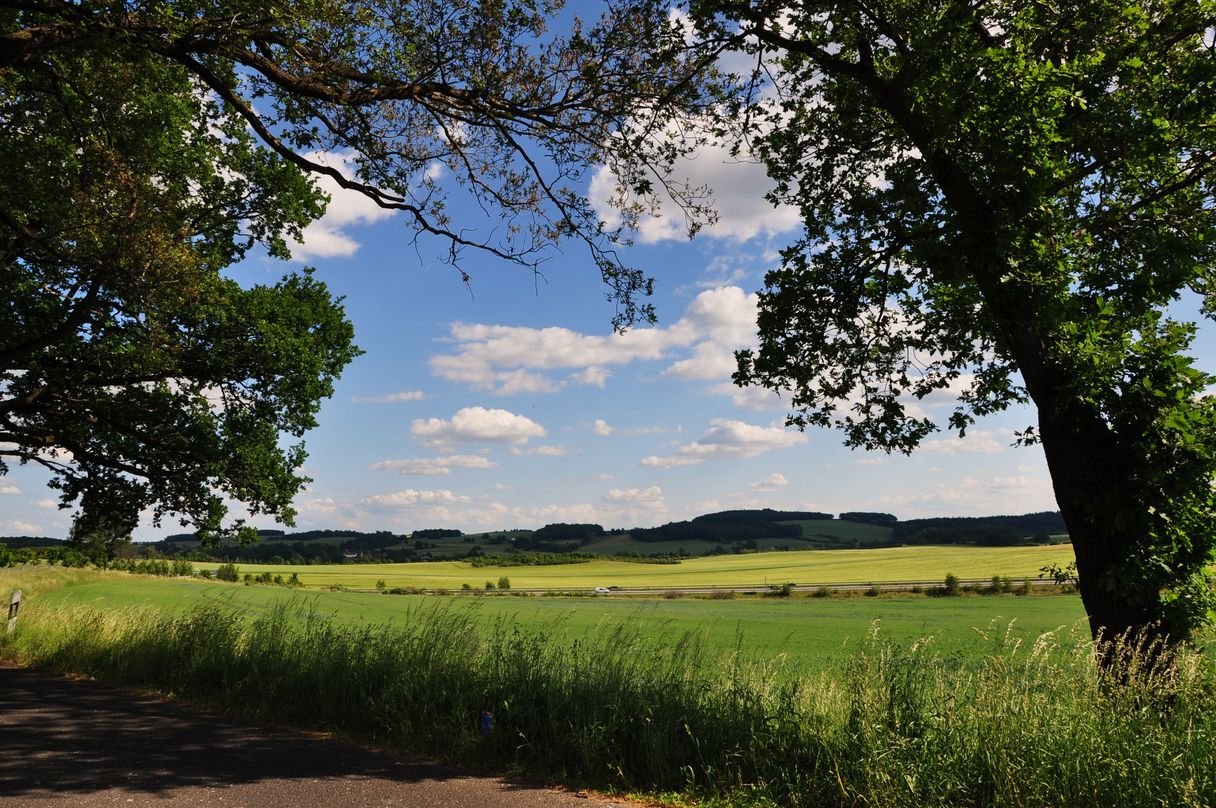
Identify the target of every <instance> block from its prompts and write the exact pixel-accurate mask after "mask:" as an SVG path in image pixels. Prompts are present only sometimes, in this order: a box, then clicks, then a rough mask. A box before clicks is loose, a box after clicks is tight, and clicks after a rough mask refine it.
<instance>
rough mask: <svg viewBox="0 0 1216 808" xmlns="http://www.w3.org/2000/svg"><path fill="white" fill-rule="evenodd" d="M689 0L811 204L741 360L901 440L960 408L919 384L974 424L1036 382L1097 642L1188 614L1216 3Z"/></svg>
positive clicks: (751, 377)
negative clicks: (740, 53)
mask: <svg viewBox="0 0 1216 808" xmlns="http://www.w3.org/2000/svg"><path fill="white" fill-rule="evenodd" d="M692 11H693V16H694V19H695V20H696V22H697V24H698V26H699V29H700V35H701V37H702V41H703V42H705V43H707V47H712V48H719V47H721V45H722V43H724V42H728V41H729V42H733V43H735V44H736V46H738V47H740V48H743V49H745V50H747V51H748V52H749V53H751V54H752V55H753V56H755V58H756V59H757V62H756V64H757V65H758V66H760V67H761V68H762V70H760V71H758V72H757V74H756V75H755V76H754V77H753V80H754V84H753V90H754V92H752V93H751V94H750V95H745V96H744V99H745V100H744V101H743V102H740V103H738V104H736V106H735V107H734V108H733V109H732V110H731V111H732V112H733V113H735V121H736V123H738V122H742V123H743V124H744V125H743V127H742V128H741V130H740V133H741V136H742V137H745V138H748V139H749V140H750V147H751V148H752V149H753V150H754V152H755V153H756V154H758V155H759V156H760V157H761V158H762V159H763V160H764V162H765V164H766V166H767V167H768V170H769V172H770V174H771V175H772V176H773V177H774V178H775V180H776V190H775V191H774V193H773V199H774V200H775V201H778V202H782V203H787V204H791V205H795V206H797V207H798V209H799V210H800V211H801V213H802V217H803V220H804V222H805V229H804V233H803V235H802V237H801V238H800V239H799V240H798V241H797V242H796V243H794V244H792V245H791V246H790V247H789V248H788V249H786V250H785V251H784V252H783V255H782V262H781V266H780V268H778V269H775V270H773V271H771V272H770V273H769V274H768V275H767V277H766V281H765V283H766V289H765V290H764V291H763V293H762V294H761V298H760V314H759V330H760V344H759V347H758V349H757V350H755V351H744V352H742V353H741V354H740V356H739V370H738V373H737V374H736V380H737V381H738V382H739V383H741V384H759V385H764V386H767V387H771V388H774V389H777V390H782V391H787V392H788V394H789V395H790V396H791V399H792V408H793V409H794V410H795V412H794V413H793V414H792V415H791V418H790V421H791V423H793V424H796V425H798V426H806V425H810V424H814V425H833V426H837V427H840V428H842V429H843V430H844V432H845V434H846V436H847V441H848V443H849V444H851V445H854V446H859V447H866V448H879V449H885V450H888V451H892V450H898V451H910V450H911V449H913V448H914V447H915V446H916V445H917V443H918V442H919V441H920V440H921V439H922V438H923V437H924V436H925V435H926V434H929V433H930V432H931V431H932V430H934V429H936V428H939V427H940V426H944V425H939V424H935V423H933V422H931V421H930V420H928V419H926V418H923V417H919V416H918V415H917V414H915V411H914V410H910V409H909V406H908V405H909V403H910V402H912V401H914V400H916V399H918V398H921V397H923V396H925V395H927V394H929V393H931V392H933V391H935V390H943V389H949V390H952V391H960V392H959V405H958V408H957V409H956V410H955V411H954V413H953V415H952V416H951V417H950V419H949V423H948V426H949V427H950V428H953V429H955V430H957V431H958V432H959V433H962V432H963V431H964V430H965V429H966V427H967V426H968V425H969V424H971V423H972V422H973V420H974V419H975V418H976V417H977V416H983V415H986V414H989V413H993V412H996V411H1000V410H1003V409H1005V408H1007V407H1009V406H1010V405H1013V404H1018V403H1030V404H1032V405H1033V406H1034V407H1035V408H1037V413H1038V419H1037V423H1036V424H1032V425H1028V427H1027V428H1026V430H1025V431H1024V432H1022V433H1021V434H1020V440H1021V442H1023V443H1038V444H1041V446H1042V450H1043V452H1044V453H1045V456H1046V460H1047V465H1048V468H1049V469H1050V473H1051V477H1052V482H1053V485H1054V488H1055V494H1056V499H1057V502H1058V503H1059V506H1060V509H1061V511H1062V513H1063V515H1064V519H1065V521H1066V522H1067V524H1068V528H1069V533H1070V535H1071V537H1072V541H1073V546H1074V549H1075V551H1076V558H1077V569H1078V575H1079V580H1080V589H1081V596H1082V599H1083V601H1084V604H1085V608H1086V611H1087V612H1088V615H1089V621H1090V626H1091V628H1092V630H1093V632H1094V634H1095V636H1098V635H1099V634H1100V633H1105V635H1106V636H1112V635H1114V634H1120V633H1123V632H1128V631H1134V632H1140V631H1147V632H1149V633H1150V636H1154V637H1166V636H1168V637H1171V638H1174V639H1179V638H1184V637H1187V636H1189V635H1190V634H1191V632H1192V631H1193V630H1194V629H1195V628H1196V627H1197V626H1198V625H1200V624H1201V623H1203V622H1204V621H1205V620H1206V619H1207V618H1208V616H1209V610H1210V608H1211V605H1212V602H1213V597H1212V594H1213V593H1212V588H1211V580H1210V577H1209V569H1210V566H1209V565H1210V564H1211V563H1212V560H1213V549H1214V548H1216V511H1214V505H1216V502H1214V495H1213V473H1214V470H1216V405H1214V400H1213V397H1212V395H1211V394H1210V389H1211V388H1210V386H1211V385H1212V384H1213V381H1214V380H1213V378H1212V377H1211V376H1210V375H1208V374H1206V373H1204V372H1201V371H1200V370H1199V369H1197V368H1196V366H1195V363H1194V361H1193V359H1192V357H1191V356H1190V355H1189V353H1188V351H1189V349H1190V345H1191V342H1192V339H1193V337H1194V334H1195V326H1194V324H1193V322H1189V321H1188V320H1187V317H1186V312H1187V311H1188V309H1187V305H1190V304H1191V303H1192V302H1193V301H1197V302H1194V308H1197V307H1199V306H1202V311H1203V314H1205V315H1208V316H1210V315H1212V314H1213V312H1214V311H1216V289H1214V287H1213V280H1214V279H1216V278H1214V272H1213V270H1214V267H1213V259H1214V258H1216V212H1214V208H1216V205H1214V191H1216V185H1214V177H1216V47H1214V44H1213V36H1214V34H1213V25H1214V24H1216V5H1214V4H1213V3H1212V2H1210V0H1160V1H1159V0H1065V1H1064V2H1058V3H1040V2H1022V1H1021V0H834V1H832V2H812V0H806V2H796V3H789V2H764V1H761V0H757V1H756V2H736V1H734V0H706V2H703V3H702V2H694V3H693V8H692ZM1191 293H1193V294H1191ZM1180 299H1181V300H1182V301H1183V303H1179V301H1180ZM1177 311H1181V312H1183V315H1181V316H1179V315H1178V314H1176V313H1175V312H1177ZM1191 316H1192V317H1193V316H1194V315H1191Z"/></svg>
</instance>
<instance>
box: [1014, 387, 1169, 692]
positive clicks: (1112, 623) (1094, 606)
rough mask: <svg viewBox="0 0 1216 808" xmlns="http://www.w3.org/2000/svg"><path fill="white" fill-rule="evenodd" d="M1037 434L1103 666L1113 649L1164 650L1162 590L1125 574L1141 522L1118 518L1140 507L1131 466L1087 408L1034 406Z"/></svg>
mask: <svg viewBox="0 0 1216 808" xmlns="http://www.w3.org/2000/svg"><path fill="white" fill-rule="evenodd" d="M1036 403H1037V404H1038V407H1039V434H1040V437H1041V439H1042V443H1043V451H1044V455H1045V456H1046V459H1047V467H1048V469H1049V470H1050V472H1051V479H1052V485H1053V488H1054V489H1055V495H1056V503H1057V504H1058V505H1059V508H1060V512H1061V514H1062V515H1063V517H1064V522H1065V524H1066V525H1067V526H1068V534H1069V537H1070V538H1071V540H1072V545H1073V551H1074V553H1075V554H1076V559H1077V580H1078V588H1079V589H1080V593H1081V601H1082V603H1083V604H1084V605H1085V613H1086V615H1087V616H1088V618H1089V628H1090V633H1091V635H1092V636H1093V638H1094V640H1095V641H1096V642H1097V643H1098V649H1097V653H1098V658H1099V660H1100V661H1101V662H1102V663H1103V665H1104V666H1105V667H1108V668H1109V667H1110V666H1111V664H1112V663H1113V662H1114V661H1115V660H1116V659H1117V657H1118V655H1117V653H1116V652H1117V650H1118V648H1117V646H1118V645H1120V644H1123V643H1131V644H1133V645H1141V644H1143V645H1144V647H1146V648H1148V649H1150V653H1154V654H1155V653H1157V652H1158V651H1160V650H1161V649H1163V648H1165V647H1167V646H1168V645H1170V640H1169V638H1168V637H1167V636H1165V634H1164V628H1163V627H1162V625H1161V605H1162V604H1161V592H1160V590H1159V589H1158V588H1157V587H1156V586H1155V584H1154V583H1153V582H1152V581H1151V580H1145V579H1144V578H1143V577H1141V576H1139V575H1136V574H1135V571H1134V570H1132V569H1130V566H1129V564H1130V560H1131V559H1132V558H1133V556H1134V549H1135V547H1136V545H1137V544H1138V543H1140V542H1142V541H1144V540H1145V538H1146V536H1144V535H1143V532H1142V531H1143V529H1144V528H1143V523H1142V522H1141V521H1140V520H1138V519H1121V518H1119V516H1118V514H1119V513H1120V512H1127V511H1128V510H1130V509H1134V508H1135V507H1136V505H1135V503H1140V502H1143V501H1144V497H1143V492H1141V491H1138V490H1137V485H1136V482H1135V474H1134V471H1135V466H1134V465H1133V460H1132V459H1130V458H1128V457H1126V456H1125V454H1124V452H1122V451H1120V447H1119V445H1118V442H1117V438H1116V437H1115V436H1113V435H1112V434H1111V432H1110V430H1109V429H1108V428H1107V426H1106V424H1105V423H1104V422H1103V421H1102V420H1101V418H1100V416H1099V415H1098V413H1097V412H1095V411H1093V408H1092V405H1088V404H1084V403H1080V402H1067V401H1064V402H1061V401H1059V400H1051V399H1050V397H1049V400H1047V401H1036Z"/></svg>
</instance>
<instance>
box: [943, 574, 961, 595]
mask: <svg viewBox="0 0 1216 808" xmlns="http://www.w3.org/2000/svg"><path fill="white" fill-rule="evenodd" d="M942 590H943V594H945V595H946V596H947V597H955V596H957V595H961V594H962V587H961V586H960V584H959V580H958V576H957V575H955V574H954V573H953V572H947V573H946V580H945V581H944V582H943V584H942Z"/></svg>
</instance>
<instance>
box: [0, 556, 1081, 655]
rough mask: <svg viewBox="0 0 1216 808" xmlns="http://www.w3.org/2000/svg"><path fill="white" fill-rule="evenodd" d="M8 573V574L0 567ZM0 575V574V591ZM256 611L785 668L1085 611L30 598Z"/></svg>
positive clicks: (330, 597)
mask: <svg viewBox="0 0 1216 808" xmlns="http://www.w3.org/2000/svg"><path fill="white" fill-rule="evenodd" d="M9 577H11V575H10V576H9ZM4 581H5V578H4V577H0V590H2V589H3V583H4ZM206 604H211V605H217V606H221V607H223V608H224V609H226V610H229V611H233V612H236V613H240V614H243V615H247V616H250V617H262V616H265V615H267V614H270V613H271V612H273V611H274V610H275V609H277V608H281V607H286V608H288V609H289V610H290V611H292V612H296V613H309V614H313V615H318V616H321V617H324V618H325V619H327V620H330V621H333V622H334V623H335V624H339V625H346V626H350V627H352V628H359V627H365V626H368V625H390V624H394V623H402V622H408V621H409V620H412V619H414V618H415V616H416V615H417V613H418V612H419V610H425V609H430V608H446V609H451V610H453V611H456V612H458V613H460V614H461V615H462V616H464V617H466V618H467V619H468V620H469V622H470V624H471V625H475V626H478V627H479V628H480V629H482V630H489V629H491V628H492V627H494V626H496V625H499V624H503V623H507V624H511V625H517V626H521V627H523V628H525V629H529V630H540V629H544V630H546V631H548V632H549V633H551V634H554V635H559V636H561V637H563V638H564V639H565V640H566V641H567V642H575V641H585V640H586V639H587V638H589V637H593V636H595V635H597V634H601V633H603V632H605V631H613V630H617V629H623V628H624V629H630V630H636V631H638V632H640V633H641V634H643V635H645V636H647V637H649V638H653V639H655V640H657V641H663V642H679V641H681V640H682V639H683V638H685V637H686V636H692V637H695V638H696V639H697V641H698V642H700V643H702V644H703V645H704V647H705V650H706V651H707V653H710V654H713V655H715V656H727V655H730V654H734V653H736V652H738V653H741V654H742V655H743V656H744V657H747V658H750V659H755V660H771V659H773V658H776V657H783V658H784V659H785V660H786V661H787V662H788V663H789V666H790V669H791V670H798V671H803V672H805V671H812V670H815V671H818V670H823V669H825V668H827V667H830V666H831V665H833V664H835V663H836V662H839V661H841V660H843V659H847V658H849V657H850V656H851V655H852V654H853V652H854V651H855V650H856V648H857V647H858V646H859V645H860V644H861V643H862V642H864V641H865V639H866V637H867V636H868V635H871V634H873V633H874V632H875V631H877V632H878V634H879V636H881V637H882V638H884V639H887V640H891V641H893V642H898V643H902V644H912V643H913V642H917V641H921V640H928V641H930V642H932V643H933V645H934V647H935V648H936V649H937V650H938V651H939V652H940V653H942V654H944V655H948V656H951V657H954V658H959V659H968V660H976V659H979V658H980V657H982V656H984V655H986V654H988V653H991V651H992V650H993V649H994V648H996V647H998V646H999V645H1000V644H1002V643H1008V642H1012V641H1020V642H1023V643H1033V642H1034V641H1035V640H1036V638H1037V637H1038V636H1039V635H1040V634H1042V633H1044V632H1053V631H1060V632H1061V633H1063V634H1067V633H1070V632H1071V631H1072V629H1073V627H1075V626H1078V625H1079V624H1080V622H1081V621H1082V620H1083V618H1084V612H1083V611H1082V609H1081V604H1080V600H1079V599H1078V598H1077V596H1076V595H1038V594H1036V595H1032V596H1028V597H1014V596H1012V595H1010V596H1001V597H979V596H969V597H957V598H925V597H916V596H907V595H905V596H883V597H878V598H869V597H849V598H843V597H833V598H812V597H791V598H733V599H700V598H698V599H687V598H686V599H666V598H646V599H641V598H616V597H577V598H567V597H512V596H501V595H498V596H493V597H482V596H476V595H464V596H450V597H447V598H444V597H436V596H429V595H380V594H373V593H362V592H330V591H319V592H300V591H298V590H292V589H286V588H283V587H274V586H242V585H234V584H223V583H216V582H207V581H197V580H166V579H159V578H150V577H146V576H134V575H127V574H125V573H110V574H101V573H97V574H95V575H94V576H93V577H92V578H91V579H90V578H88V577H82V578H81V579H79V580H76V581H74V582H73V583H72V584H71V585H67V586H62V587H59V588H54V589H51V590H50V591H47V592H44V593H42V594H39V595H37V596H35V597H34V598H31V600H30V603H29V604H28V605H29V607H30V608H38V609H47V610H54V609H61V608H76V607H92V608H98V609H103V610H107V611H114V610H120V609H130V608H147V609H150V610H154V611H157V612H160V613H166V614H174V615H180V614H185V613H187V612H189V611H191V610H193V609H195V608H198V607H199V606H201V605H206Z"/></svg>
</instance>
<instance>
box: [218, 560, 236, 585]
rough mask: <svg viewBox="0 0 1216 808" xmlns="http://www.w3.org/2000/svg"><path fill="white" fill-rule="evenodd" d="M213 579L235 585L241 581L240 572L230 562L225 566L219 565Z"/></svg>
mask: <svg viewBox="0 0 1216 808" xmlns="http://www.w3.org/2000/svg"><path fill="white" fill-rule="evenodd" d="M215 577H216V578H218V579H219V580H221V581H228V582H229V583H236V582H237V581H239V580H240V579H241V575H240V571H239V570H238V569H237V568H236V564H234V563H232V562H231V561H229V562H228V563H227V564H220V566H219V569H217V570H216V571H215Z"/></svg>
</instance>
